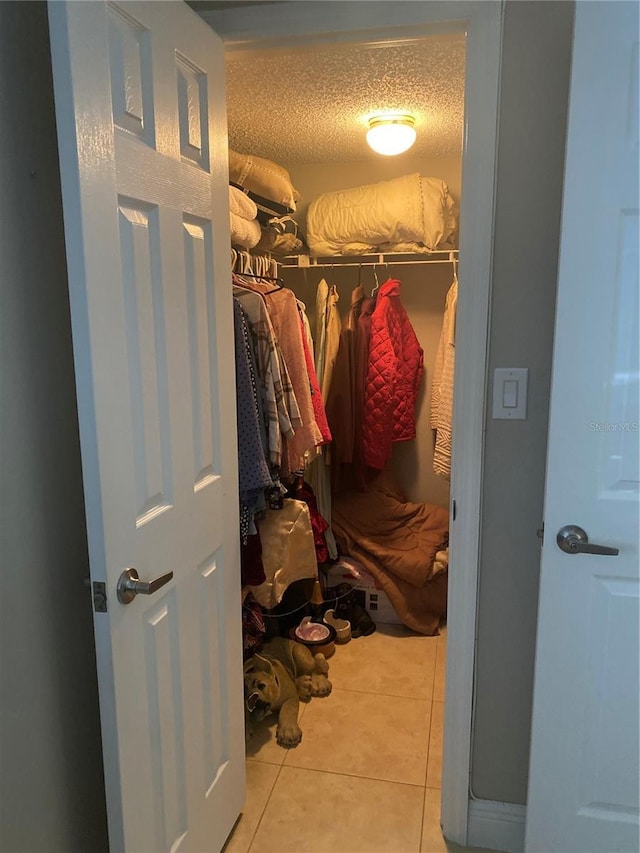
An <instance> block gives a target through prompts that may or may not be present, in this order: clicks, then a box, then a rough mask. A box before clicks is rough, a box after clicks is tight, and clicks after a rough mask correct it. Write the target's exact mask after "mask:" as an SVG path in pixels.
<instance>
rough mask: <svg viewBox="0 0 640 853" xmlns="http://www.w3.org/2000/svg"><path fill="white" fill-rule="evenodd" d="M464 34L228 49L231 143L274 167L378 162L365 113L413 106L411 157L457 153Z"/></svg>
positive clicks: (462, 79)
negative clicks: (269, 48) (383, 43)
mask: <svg viewBox="0 0 640 853" xmlns="http://www.w3.org/2000/svg"><path fill="white" fill-rule="evenodd" d="M464 57H465V39H464V36H463V35H453V36H452V35H446V36H430V37H428V38H424V39H420V40H419V41H414V42H409V43H405V44H402V45H397V44H396V45H392V46H388V45H386V46H376V45H373V46H372V45H358V46H353V47H345V46H339V47H334V48H331V49H315V48H314V49H311V50H300V51H273V52H265V53H262V54H260V53H256V52H251V53H248V54H243V53H242V52H238V53H235V54H234V53H231V52H230V53H229V55H228V58H227V92H228V94H227V104H228V115H229V140H230V145H231V147H232V148H234V149H235V150H237V151H240V152H243V153H250V154H257V155H259V156H262V157H267V158H269V159H271V160H275V161H276V162H281V163H322V162H339V161H353V160H367V159H377V158H379V157H380V155H378V154H374V153H373V152H372V151H371V150H370V149H369V147H368V146H367V144H366V142H365V131H366V128H367V123H366V117H367V115H368V114H371V113H373V112H376V111H382V110H399V111H406V112H410V113H411V114H412V115H414V116H415V119H416V130H417V133H418V139H417V141H416V143H415V146H414V147H413V148H412V154H414V155H416V156H424V157H449V156H459V155H460V154H461V151H462V127H463V104H464Z"/></svg>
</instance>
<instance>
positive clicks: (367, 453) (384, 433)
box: [362, 279, 423, 469]
mask: <svg viewBox="0 0 640 853" xmlns="http://www.w3.org/2000/svg"><path fill="white" fill-rule="evenodd" d="M422 365H423V351H422V347H421V346H420V343H419V341H418V339H417V337H416V333H415V332H414V331H413V327H412V325H411V323H410V321H409V317H408V315H407V312H406V311H405V309H404V307H403V305H402V303H401V302H400V282H399V281H397V280H395V279H389V281H387V282H385V283H384V284H383V285H382V287H381V288H380V290H379V292H378V299H377V302H376V307H375V311H374V312H373V315H372V317H371V339H370V343H369V366H368V370H367V383H366V388H365V396H364V420H363V429H362V431H363V437H362V441H363V445H364V458H365V462H366V464H367V465H369V466H370V467H371V468H377V469H382V468H384V466H385V464H386V462H387V460H388V459H389V457H390V456H391V445H392V443H393V442H394V441H406V440H408V439H411V438H415V436H416V422H415V404H416V397H417V394H418V387H419V385H420V380H421V379H422V371H423V366H422Z"/></svg>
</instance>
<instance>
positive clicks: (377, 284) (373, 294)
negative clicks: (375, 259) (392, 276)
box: [371, 264, 380, 296]
mask: <svg viewBox="0 0 640 853" xmlns="http://www.w3.org/2000/svg"><path fill="white" fill-rule="evenodd" d="M376 267H377V264H374V265H373V277H374V278H375V280H376V286H375V287H374V288H373V290H372V291H371V295H372V296H375V295H376V293H377V292H378V290H379V289H380V282H379V281H378V272H377V270H376Z"/></svg>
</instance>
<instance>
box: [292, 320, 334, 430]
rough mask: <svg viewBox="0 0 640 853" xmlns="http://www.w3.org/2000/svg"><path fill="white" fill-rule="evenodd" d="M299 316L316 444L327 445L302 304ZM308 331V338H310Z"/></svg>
mask: <svg viewBox="0 0 640 853" xmlns="http://www.w3.org/2000/svg"><path fill="white" fill-rule="evenodd" d="M299 312H300V313H299V316H300V334H301V335H302V348H303V350H304V359H305V364H306V366H307V375H308V377H309V385H310V387H311V405H312V406H313V414H314V418H315V422H316V424H317V425H318V429H319V430H320V434H321V436H322V440H321V441H319V442H318V444H327V443H328V442H330V441H331V430H330V429H329V424H328V422H327V413H326V412H325V409H324V401H323V399H322V394H321V393H320V386H319V384H318V377H317V376H316V369H315V367H314V364H313V354H312V350H311V348H312V347H313V340H311V342H310V343H309V339H308V338H307V329H308V328H309V321H308V320H307V323H306V325H305V320H306V319H307V315H306V314H305V312H304V303H302V310H300V309H299ZM310 334H311V333H310V331H309V336H310Z"/></svg>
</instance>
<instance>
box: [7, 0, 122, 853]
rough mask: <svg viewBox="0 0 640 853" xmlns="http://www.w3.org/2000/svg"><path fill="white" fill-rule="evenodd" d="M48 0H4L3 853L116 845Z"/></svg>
mask: <svg viewBox="0 0 640 853" xmlns="http://www.w3.org/2000/svg"><path fill="white" fill-rule="evenodd" d="M52 97H53V93H52V88H51V71H50V65H49V44H48V34H47V18H46V6H45V4H44V3H0V186H1V187H2V193H1V195H0V211H1V216H0V283H1V287H2V310H1V311H0V318H1V356H0V371H1V372H0V376H1V383H2V384H1V402H0V413H1V421H0V423H1V427H0V430H1V432H0V448H1V470H0V488H1V492H0V537H1V544H0V555H1V563H0V607H1V616H0V631H1V634H0V703H1V704H0V714H1V717H0V723H1V736H0V737H1V739H0V849H2V850H3V851H11V853H18V851H39V850H43V851H44V850H46V851H76V850H77V851H88V850H91V851H100V850H105V849H106V848H107V843H106V815H105V807H104V785H103V781H102V759H101V746H100V730H99V717H98V701H97V683H96V671H95V658H94V647H93V629H92V618H91V604H90V595H89V590H88V589H87V588H85V587H84V585H83V580H84V578H85V577H87V576H88V561H87V545H86V539H85V528H84V509H83V495H82V482H81V471H80V455H79V443H78V425H77V420H76V414H75V387H74V376H73V361H72V353H71V337H70V326H69V304H68V296H67V279H66V265H65V256H64V237H63V230H62V209H61V202H60V179H59V175H58V159H57V148H56V139H55V124H54V114H53V101H52Z"/></svg>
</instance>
